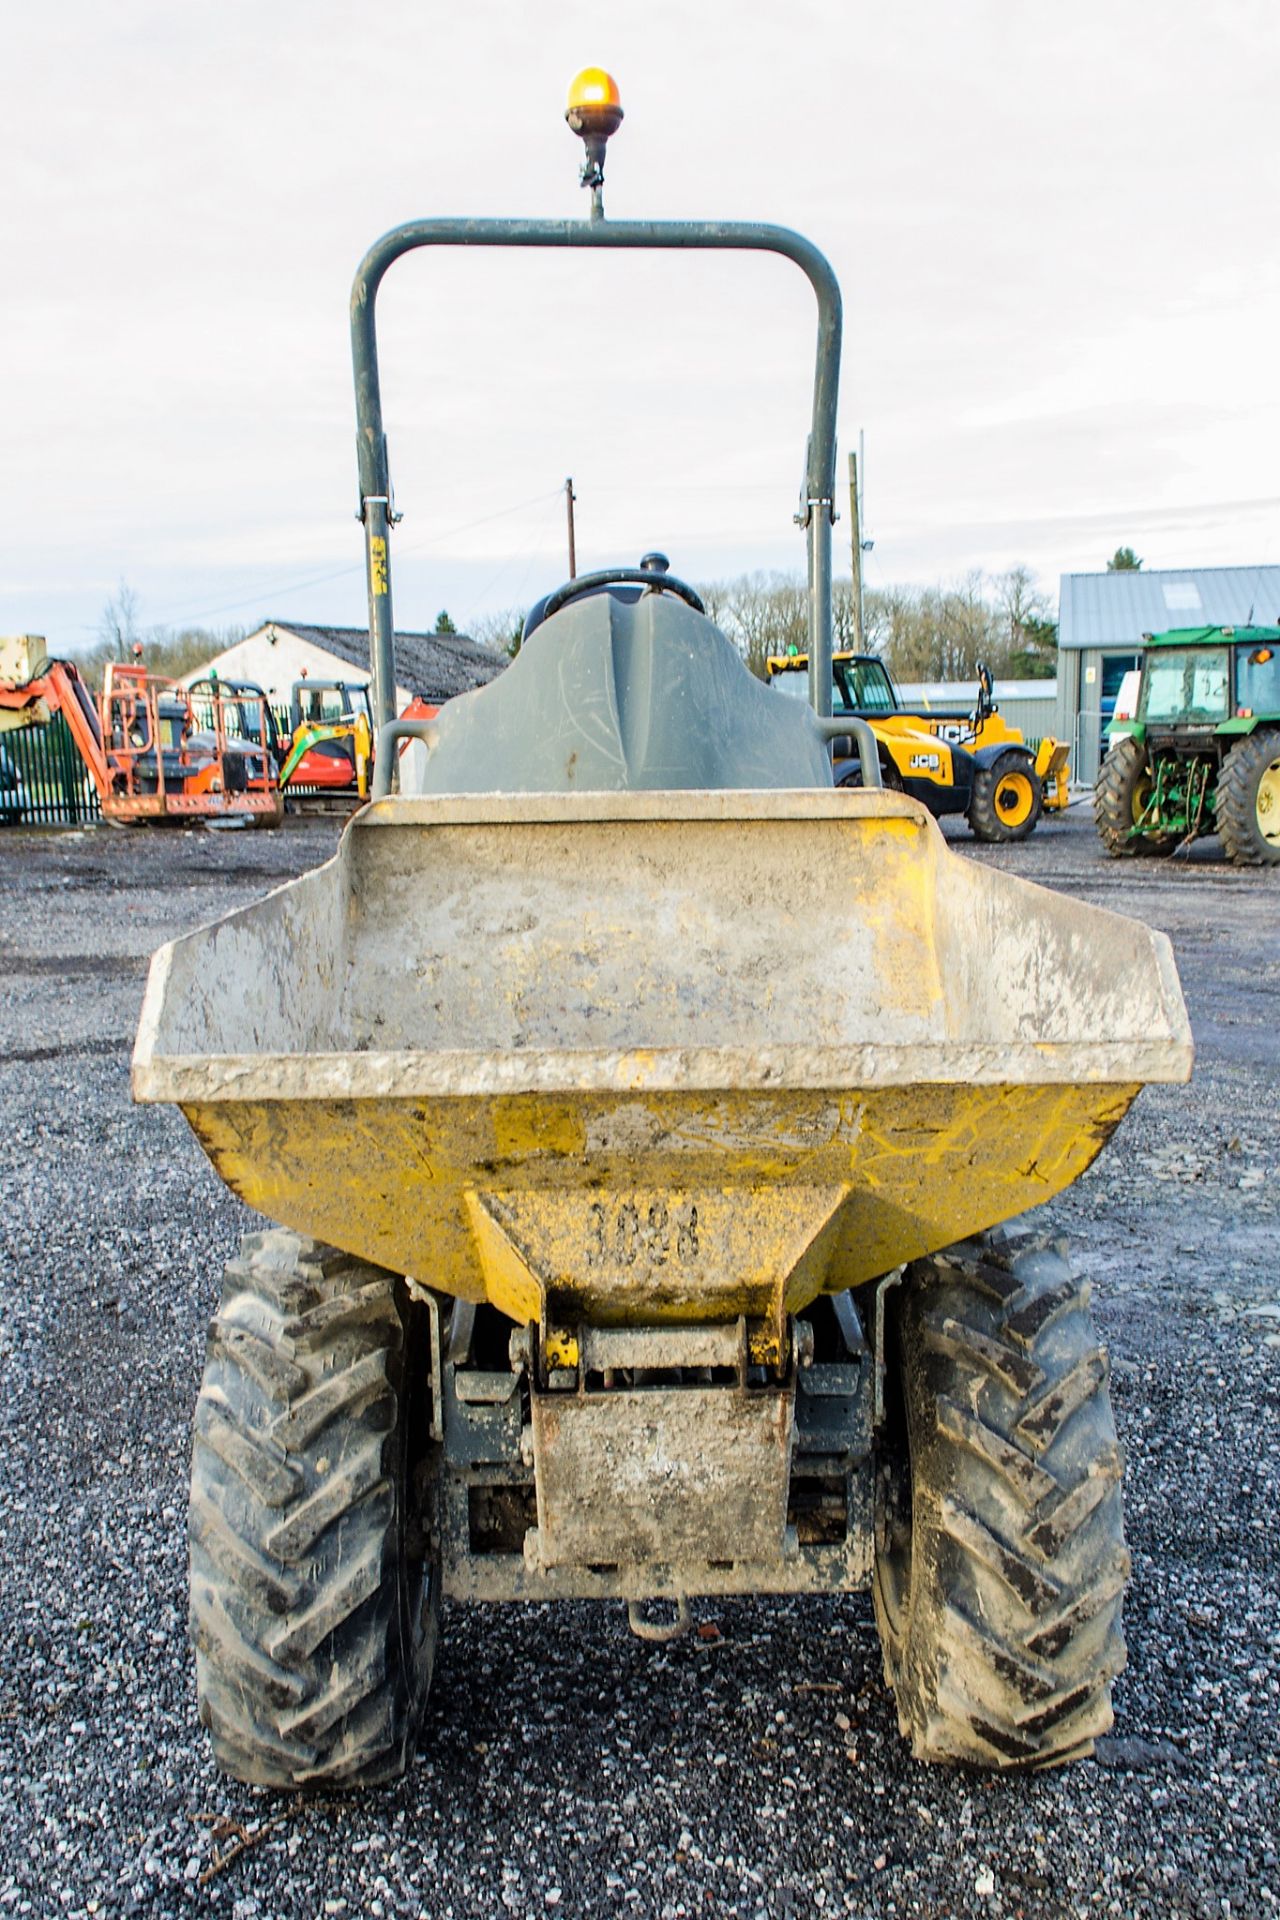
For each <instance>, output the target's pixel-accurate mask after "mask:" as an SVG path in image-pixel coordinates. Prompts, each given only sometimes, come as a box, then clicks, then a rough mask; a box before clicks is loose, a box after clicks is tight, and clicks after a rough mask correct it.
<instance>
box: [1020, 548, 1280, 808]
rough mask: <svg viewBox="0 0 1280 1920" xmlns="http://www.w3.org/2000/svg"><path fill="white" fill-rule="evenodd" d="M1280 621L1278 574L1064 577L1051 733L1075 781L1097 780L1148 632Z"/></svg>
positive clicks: (1207, 570)
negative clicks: (1110, 726) (1122, 692)
mask: <svg viewBox="0 0 1280 1920" xmlns="http://www.w3.org/2000/svg"><path fill="white" fill-rule="evenodd" d="M1250 620H1255V621H1257V622H1258V623H1259V624H1260V625H1270V624H1271V623H1272V622H1273V621H1276V620H1280V567H1163V568H1152V569H1151V570H1150V571H1148V570H1147V569H1146V568H1142V569H1140V570H1137V571H1134V572H1126V573H1064V574H1063V576H1062V587H1061V596H1060V600H1059V606H1058V705H1057V712H1056V714H1055V716H1054V725H1053V731H1054V732H1055V733H1056V734H1057V735H1058V737H1059V738H1060V739H1062V740H1069V741H1070V742H1071V771H1072V775H1073V777H1074V778H1075V779H1078V780H1085V781H1092V780H1093V777H1094V775H1095V774H1096V773H1097V771H1098V762H1099V760H1100V758H1101V751H1102V748H1101V742H1102V730H1103V727H1104V726H1105V725H1106V723H1107V721H1109V720H1110V718H1111V713H1112V709H1113V708H1114V706H1115V700H1116V694H1117V692H1118V691H1119V687H1120V682H1121V680H1122V679H1123V678H1124V675H1125V673H1126V672H1127V670H1128V669H1129V668H1130V667H1136V666H1137V664H1138V659H1139V654H1140V651H1141V647H1142V636H1143V635H1144V634H1146V633H1167V632H1168V631H1169V629H1170V628H1171V627H1208V626H1244V625H1246V624H1247V623H1248V622H1249V621H1250Z"/></svg>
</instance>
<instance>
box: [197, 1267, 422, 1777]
mask: <svg viewBox="0 0 1280 1920" xmlns="http://www.w3.org/2000/svg"><path fill="white" fill-rule="evenodd" d="M423 1312H424V1310H423V1309H422V1308H421V1307H417V1306H414V1305H413V1304H411V1303H410V1302H409V1301H408V1299H407V1297H406V1296H405V1292H404V1288H403V1284H402V1283H401V1282H400V1281H398V1280H397V1279H396V1277H395V1276H394V1275H393V1274H390V1273H386V1272H384V1271H383V1270H382V1269H380V1268H378V1267H370V1266H366V1265H364V1264H363V1263H361V1262H360V1261H357V1260H354V1259H352V1258H351V1257H350V1256H348V1255H347V1254H344V1253H339V1252H337V1251H336V1250H335V1249H334V1248H332V1247H325V1246H321V1245H320V1244H319V1243H317V1242H316V1241H313V1240H304V1239H302V1238H300V1237H299V1236H298V1235H296V1234H293V1233H288V1232H285V1231H284V1230H282V1229H272V1230H270V1231H268V1232H264V1233H251V1234H248V1235H246V1237H245V1239H244V1240H243V1242H242V1243H241V1248H240V1254H239V1257H238V1258H237V1259H235V1260H233V1261H232V1262H231V1264H230V1266H229V1267H228V1268H227V1271H226V1278H225V1280H224V1282H223V1288H222V1302H221V1305H220V1306H219V1308H218V1312H217V1315H216V1317H215V1318H214V1320H213V1322H212V1324H211V1326H210V1329H209V1342H208V1357H207V1360H206V1364H205V1370H204V1382H203V1385H202V1386H201V1389H200V1398H199V1401H198V1402H197V1405H196V1418H195V1443H194V1448H193V1458H192V1468H191V1511H190V1529H189V1530H190V1544H191V1638H192V1640H193V1642H194V1644H195V1648H196V1685H197V1691H198V1694H199V1701H200V1718H201V1719H202V1720H203V1722H204V1723H205V1725H206V1726H207V1727H208V1728H209V1731H210V1733H211V1735H212V1738H213V1750H214V1757H215V1759H216V1760H217V1763H218V1765H219V1766H220V1767H221V1768H222V1770H223V1771H224V1772H225V1773H230V1774H232V1775H234V1776H235V1778H236V1779H238V1780H246V1781H249V1782H251V1783H253V1784H255V1785H260V1786H272V1787H319V1786H327V1787H333V1786H339V1787H354V1786H365V1785H368V1784H371V1783H374V1782H377V1781H383V1780H391V1779H394V1778H395V1777H396V1776H397V1775H399V1774H401V1773H403V1772H404V1770H405V1768H406V1767H407V1766H408V1764H409V1762H410V1760H411V1759H412V1757H413V1749H414V1746H415V1743H416V1740H417V1735H418V1730H419V1727H420V1724H421V1720H422V1713H423V1708H424V1705H425V1702H426V1695H427V1688H428V1686H429V1684H430V1679H431V1668H432V1662H433V1659H434V1654H435V1643H436V1632H437V1617H438V1611H439V1571H438V1560H437V1558H436V1556H435V1554H434V1553H433V1550H432V1548H431V1546H430V1544H429V1526H427V1525H423V1524H421V1523H420V1520H419V1515H420V1513H421V1511H422V1509H423V1507H424V1506H425V1505H427V1503H428V1498H429V1491H430V1475H431V1472H432V1469H433V1466H434V1460H433V1457H432V1452H431V1448H430V1445H429V1443H428V1442H427V1440H426V1435H427V1431H428V1425H429V1422H428V1418H427V1412H428V1410H427V1408H426V1407H425V1406H424V1405H423V1404H422V1396H423V1393H424V1392H425V1391H426V1390H427V1389H426V1380H427V1379H428V1378H429V1374H428V1373H427V1372H426V1370H424V1369H422V1368H421V1367H419V1366H417V1365H416V1362H417V1359H418V1352H417V1349H418V1348H419V1346H420V1317H421V1316H422V1315H423Z"/></svg>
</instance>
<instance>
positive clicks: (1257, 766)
mask: <svg viewBox="0 0 1280 1920" xmlns="http://www.w3.org/2000/svg"><path fill="white" fill-rule="evenodd" d="M1215 811H1216V824H1217V828H1218V835H1219V838H1220V839H1221V841H1222V848H1223V852H1224V853H1225V854H1226V856H1227V858H1228V860H1230V861H1231V862H1232V863H1233V864H1234V865H1235V866H1238V867H1276V866H1280V730H1276V729H1274V728H1267V729H1265V730H1264V731H1261V732H1258V733H1251V734H1249V735H1247V736H1246V738H1245V739H1243V740H1238V741H1237V742H1236V744H1235V746H1234V747H1232V749H1231V751H1230V753H1229V754H1228V755H1227V757H1226V759H1225V760H1224V761H1223V763H1222V772H1221V773H1220V774H1219V775H1218V787H1217V799H1216V802H1215Z"/></svg>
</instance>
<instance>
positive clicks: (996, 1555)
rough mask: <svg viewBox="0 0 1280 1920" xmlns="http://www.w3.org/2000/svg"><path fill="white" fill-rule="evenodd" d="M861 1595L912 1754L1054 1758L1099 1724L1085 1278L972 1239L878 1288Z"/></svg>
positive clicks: (1103, 1647)
mask: <svg viewBox="0 0 1280 1920" xmlns="http://www.w3.org/2000/svg"><path fill="white" fill-rule="evenodd" d="M888 1300H889V1302H890V1303H892V1310H891V1312H890V1314H889V1316H888V1335H889V1338H888V1349H887V1358H888V1360H889V1362H890V1372H889V1376H888V1379H887V1382H886V1390H887V1402H886V1408H887V1415H888V1419H887V1427H886V1436H885V1442H884V1446H883V1450H882V1456H881V1467H880V1474H879V1478H878V1511H877V1519H876V1563H875V1576H874V1585H873V1592H874V1598H875V1609H876V1620H877V1624H878V1626H879V1629H880V1640H881V1646H882V1649H883V1653H884V1665H885V1676H886V1679H887V1680H888V1683H889V1685H890V1687H891V1688H892V1690H893V1693H894V1695H895V1698H896V1701H897V1707H898V1720H899V1724H900V1726H901V1728H902V1732H903V1735H904V1737H905V1738H906V1739H908V1740H909V1741H910V1742H911V1746H912V1750H913V1752H914V1754H915V1756H916V1758H917V1759H919V1760H931V1761H945V1762H952V1763H957V1762H958V1763H965V1764H969V1765H972V1766H979V1767H993V1768H1009V1769H1013V1768H1033V1767H1045V1766H1053V1765H1057V1764H1059V1763H1061V1762H1063V1761H1066V1760H1071V1759H1075V1758H1077V1757H1078V1756H1081V1755H1084V1754H1087V1753H1089V1752H1091V1751H1092V1748H1093V1742H1094V1740H1095V1738H1096V1737H1097V1736H1098V1735H1099V1734H1102V1733H1105V1732H1106V1730H1107V1729H1108V1727H1110V1725H1111V1718H1112V1716H1111V1682H1112V1680H1113V1678H1114V1676H1115V1675H1116V1674H1117V1673H1118V1672H1119V1671H1120V1669H1121V1667H1122V1666H1123V1665H1124V1658H1125V1649H1124V1640H1123V1637H1122V1634H1121V1630H1120V1609H1121V1603H1122V1599H1123V1594H1124V1587H1125V1582H1126V1579H1127V1577H1128V1572H1129V1555H1128V1552H1127V1551H1126V1548H1125V1544H1124V1532H1123V1526H1122V1520H1121V1508H1120V1471H1121V1457H1120V1451H1119V1448H1118V1446H1117V1443H1116V1432H1115V1424H1114V1421H1113V1419H1112V1414H1111V1405H1110V1399H1109V1396H1108V1391H1107V1372H1108V1370H1107V1359H1106V1353H1105V1351H1104V1349H1103V1348H1102V1347H1101V1346H1100V1345H1099V1343H1098V1340H1097V1336H1096V1334H1095V1332H1094V1329H1093V1325H1092V1322H1091V1319H1090V1315H1089V1304H1088V1302H1089V1289H1088V1286H1087V1285H1085V1284H1081V1283H1080V1282H1078V1281H1077V1280H1075V1279H1074V1278H1073V1277H1072V1273H1071V1269H1070V1267H1069V1265H1068V1263H1067V1260H1066V1258H1065V1256H1064V1253H1063V1251H1062V1249H1061V1248H1060V1246H1054V1245H1050V1244H1048V1243H1046V1242H1045V1241H1043V1240H1038V1239H1036V1238H1034V1237H1032V1236H1030V1235H1026V1234H1024V1235H1021V1236H1012V1235H1011V1236H1007V1237H1001V1236H996V1235H992V1236H987V1237H985V1238H984V1239H983V1240H982V1241H978V1242H965V1243H964V1244H963V1245H961V1246H959V1247H956V1248H953V1249H950V1250H949V1251H948V1252H947V1253H945V1254H940V1255H937V1256H935V1257H934V1258H933V1259H931V1260H927V1261H921V1262H918V1263H916V1264H915V1265H914V1266H912V1267H910V1268H908V1270H907V1273H906V1276H905V1277H904V1280H903V1282H902V1285H901V1288H900V1289H898V1290H895V1291H894V1292H891V1293H890V1294H889V1296H888Z"/></svg>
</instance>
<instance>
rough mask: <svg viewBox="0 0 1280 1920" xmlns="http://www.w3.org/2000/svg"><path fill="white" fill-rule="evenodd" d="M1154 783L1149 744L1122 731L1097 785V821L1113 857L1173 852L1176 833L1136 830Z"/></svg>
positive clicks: (1104, 844) (1094, 789)
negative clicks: (1147, 748) (1146, 746)
mask: <svg viewBox="0 0 1280 1920" xmlns="http://www.w3.org/2000/svg"><path fill="white" fill-rule="evenodd" d="M1154 787H1155V781H1154V778H1153V776H1152V772H1151V763H1150V761H1149V760H1148V758H1147V750H1146V748H1145V747H1144V746H1143V744H1142V742H1141V741H1140V740H1135V739H1134V737H1133V735H1132V734H1131V733H1122V734H1121V735H1120V738H1119V739H1118V740H1116V741H1115V742H1113V744H1112V745H1111V747H1110V748H1109V749H1108V751H1107V756H1106V758H1105V759H1104V761H1103V762H1102V765H1101V766H1100V767H1099V769H1098V777H1097V780H1096V781H1095V782H1094V787H1093V820H1094V825H1095V826H1096V827H1097V829H1098V838H1099V840H1101V842H1102V844H1103V846H1104V847H1105V848H1106V850H1107V852H1108V853H1109V854H1110V855H1111V857H1112V859H1113V860H1125V859H1132V858H1133V856H1134V855H1135V854H1140V853H1145V854H1153V855H1159V854H1166V853H1172V852H1173V850H1174V848H1175V847H1176V846H1177V844H1178V836H1177V835H1176V834H1174V833H1139V832H1137V831H1136V829H1137V825H1138V822H1139V820H1140V819H1141V818H1142V816H1143V814H1144V813H1145V811H1146V809H1147V807H1148V806H1149V805H1150V802H1151V795H1152V792H1153V790H1154Z"/></svg>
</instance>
